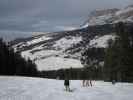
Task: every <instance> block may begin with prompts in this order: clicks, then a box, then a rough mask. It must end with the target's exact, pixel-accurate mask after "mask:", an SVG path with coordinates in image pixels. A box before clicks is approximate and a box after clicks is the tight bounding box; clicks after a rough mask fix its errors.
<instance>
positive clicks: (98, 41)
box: [89, 35, 116, 48]
mask: <svg viewBox="0 0 133 100" xmlns="http://www.w3.org/2000/svg"><path fill="white" fill-rule="evenodd" d="M115 37H116V36H115V35H104V36H100V37H98V36H96V37H95V38H94V39H92V40H91V41H90V43H89V47H96V48H106V47H107V46H108V40H110V39H111V40H115Z"/></svg>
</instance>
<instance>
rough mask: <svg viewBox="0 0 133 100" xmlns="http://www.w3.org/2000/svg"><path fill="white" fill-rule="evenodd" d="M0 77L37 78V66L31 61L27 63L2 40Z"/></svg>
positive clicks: (0, 44)
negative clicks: (19, 76) (21, 76)
mask: <svg viewBox="0 0 133 100" xmlns="http://www.w3.org/2000/svg"><path fill="white" fill-rule="evenodd" d="M0 48H1V49H0V75H23V76H37V74H38V72H37V68H36V65H35V64H34V63H33V62H32V61H31V60H28V61H26V60H25V59H24V58H22V57H21V55H20V54H19V53H15V52H14V50H13V49H12V48H11V47H10V46H9V45H8V44H6V43H5V42H3V40H2V39H0Z"/></svg>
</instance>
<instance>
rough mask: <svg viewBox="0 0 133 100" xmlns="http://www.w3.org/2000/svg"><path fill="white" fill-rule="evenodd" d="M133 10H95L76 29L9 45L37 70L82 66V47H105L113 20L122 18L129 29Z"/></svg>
mask: <svg viewBox="0 0 133 100" xmlns="http://www.w3.org/2000/svg"><path fill="white" fill-rule="evenodd" d="M132 11H133V7H132V6H129V7H126V8H124V9H107V10H99V11H95V12H92V13H91V14H90V16H89V20H88V22H87V23H86V24H85V25H84V26H82V27H81V28H79V29H76V30H72V31H62V32H53V33H43V32H41V33H37V34H39V35H34V36H32V37H30V38H25V39H17V40H14V41H12V47H13V48H14V50H15V51H17V52H20V53H21V55H22V56H23V57H25V58H26V59H27V58H30V59H32V60H33V61H35V63H36V64H37V67H38V69H39V70H58V69H64V68H82V67H83V65H82V64H81V62H80V58H81V52H83V51H84V49H85V48H92V47H96V48H106V47H107V41H108V40H109V39H113V40H114V39H115V37H116V36H115V27H114V24H115V23H117V22H119V21H121V20H122V21H123V22H125V23H129V25H128V28H130V26H132V25H133V24H132V20H128V19H132V15H133V13H130V12H132ZM127 15H128V16H127ZM116 16H117V18H116ZM118 16H119V17H118ZM92 22H94V23H93V24H92ZM99 22H100V23H99ZM128 28H127V30H128ZM34 34H36V33H35V32H34Z"/></svg>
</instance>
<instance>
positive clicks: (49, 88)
mask: <svg viewBox="0 0 133 100" xmlns="http://www.w3.org/2000/svg"><path fill="white" fill-rule="evenodd" d="M70 82H71V87H70V88H71V89H72V90H73V91H74V92H66V91H65V90H64V86H63V81H62V80H51V79H43V78H30V77H5V76H2V77H0V100H132V98H133V95H132V93H133V84H129V83H118V84H116V85H112V84H111V83H106V82H102V81H96V82H95V83H94V82H93V85H94V86H93V87H88V88H86V87H82V85H81V83H82V81H79V80H77V81H75V80H73V81H70Z"/></svg>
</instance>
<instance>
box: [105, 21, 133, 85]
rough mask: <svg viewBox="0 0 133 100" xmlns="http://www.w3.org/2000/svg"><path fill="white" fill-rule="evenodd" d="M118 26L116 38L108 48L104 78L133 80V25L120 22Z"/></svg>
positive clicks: (110, 42)
mask: <svg viewBox="0 0 133 100" xmlns="http://www.w3.org/2000/svg"><path fill="white" fill-rule="evenodd" d="M115 26H116V35H117V37H116V39H115V41H112V40H110V41H109V45H108V48H107V49H106V55H105V64H104V69H103V72H104V79H105V80H106V81H110V80H117V81H124V82H125V81H126V82H133V26H132V27H130V28H129V27H127V25H126V24H124V23H122V22H120V23H118V24H116V25H115Z"/></svg>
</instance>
